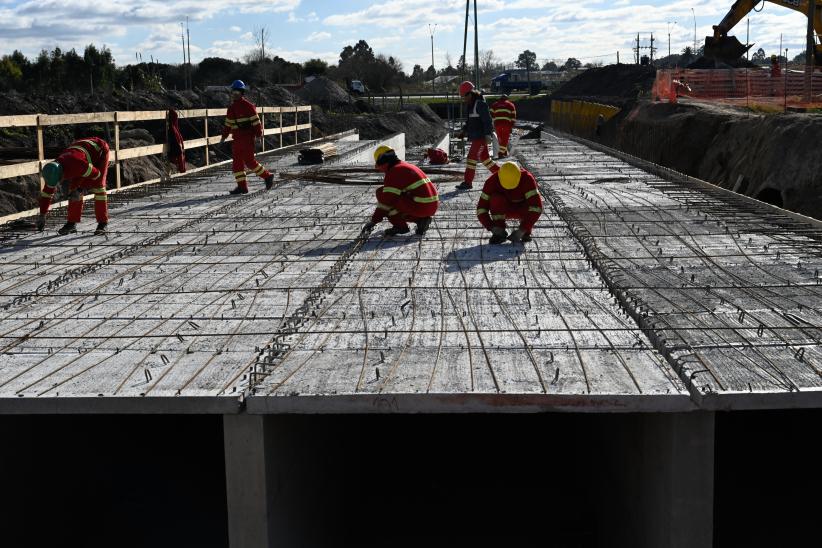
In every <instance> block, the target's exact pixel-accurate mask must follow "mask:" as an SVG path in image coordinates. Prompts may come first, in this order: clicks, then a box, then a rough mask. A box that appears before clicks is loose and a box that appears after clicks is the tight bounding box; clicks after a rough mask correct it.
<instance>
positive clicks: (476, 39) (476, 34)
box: [474, 0, 480, 88]
mask: <svg viewBox="0 0 822 548" xmlns="http://www.w3.org/2000/svg"><path fill="white" fill-rule="evenodd" d="M474 75H475V78H476V81H477V84H476V85H477V88H479V87H480V72H479V28H478V26H477V0H474Z"/></svg>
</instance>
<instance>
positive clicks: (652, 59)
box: [651, 32, 656, 66]
mask: <svg viewBox="0 0 822 548" xmlns="http://www.w3.org/2000/svg"><path fill="white" fill-rule="evenodd" d="M654 51H656V48H655V47H654V33H653V32H652V33H651V66H653V65H654Z"/></svg>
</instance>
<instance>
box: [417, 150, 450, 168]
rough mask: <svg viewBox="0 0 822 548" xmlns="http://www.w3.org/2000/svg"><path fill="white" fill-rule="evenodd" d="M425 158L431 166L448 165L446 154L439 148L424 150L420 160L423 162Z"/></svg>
mask: <svg viewBox="0 0 822 548" xmlns="http://www.w3.org/2000/svg"><path fill="white" fill-rule="evenodd" d="M426 158H427V159H428V163H430V164H431V165H432V166H442V165H445V164H447V163H448V153H447V152H445V151H444V150H443V149H441V148H429V149H426V151H425V154H423V155H422V159H423V160H425V159H426Z"/></svg>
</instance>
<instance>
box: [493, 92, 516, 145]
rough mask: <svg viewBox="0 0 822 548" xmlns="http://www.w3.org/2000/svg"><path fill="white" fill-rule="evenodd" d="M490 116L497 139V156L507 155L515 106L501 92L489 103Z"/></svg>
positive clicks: (514, 120) (514, 117)
mask: <svg viewBox="0 0 822 548" xmlns="http://www.w3.org/2000/svg"><path fill="white" fill-rule="evenodd" d="M491 118H492V119H493V120H494V131H496V134H497V139H498V140H499V154H498V155H497V157H498V158H505V157H506V156H508V141H509V140H510V139H511V130H512V129H514V123H515V122H516V121H517V107H516V105H514V103H512V102H511V100H510V99H508V94H507V93H505V92H503V93H502V95H500V98H499V99H497V100H496V101H495V102H494V104H492V105H491Z"/></svg>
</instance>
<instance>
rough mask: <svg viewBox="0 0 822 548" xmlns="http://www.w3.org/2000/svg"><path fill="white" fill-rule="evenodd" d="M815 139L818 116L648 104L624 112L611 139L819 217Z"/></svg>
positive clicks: (821, 132)
mask: <svg viewBox="0 0 822 548" xmlns="http://www.w3.org/2000/svg"><path fill="white" fill-rule="evenodd" d="M820 140H822V116H814V115H807V114H787V115H758V114H752V113H746V112H743V111H739V110H735V109H731V108H724V109H721V108H710V107H703V106H702V105H695V104H692V105H687V104H677V105H671V104H667V103H648V104H642V105H639V106H637V107H636V108H634V109H633V110H632V111H631V112H630V113H628V114H627V115H626V116H625V117H624V119H623V120H622V122H621V124H620V128H619V131H618V132H616V142H615V143H614V144H616V146H617V147H618V148H621V149H622V150H625V151H626V152H629V153H631V154H634V155H636V156H639V157H642V158H645V159H647V160H650V161H652V162H656V163H658V164H661V165H664V166H667V167H671V168H673V169H676V170H677V171H680V172H683V173H686V174H688V175H692V176H694V177H698V178H700V179H703V180H705V181H708V182H711V183H714V184H716V185H720V186H722V187H724V188H727V189H729V190H735V191H737V192H739V193H741V194H745V195H747V196H751V197H753V198H757V199H762V200H764V201H768V202H770V203H773V204H774V205H778V206H780V207H784V208H785V209H788V210H791V211H795V212H797V213H801V214H804V215H809V216H811V217H815V218H822V186H821V185H820V182H819V173H822V155H820V154H818V152H817V149H818V146H817V143H819V142H820ZM606 144H608V143H606Z"/></svg>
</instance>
